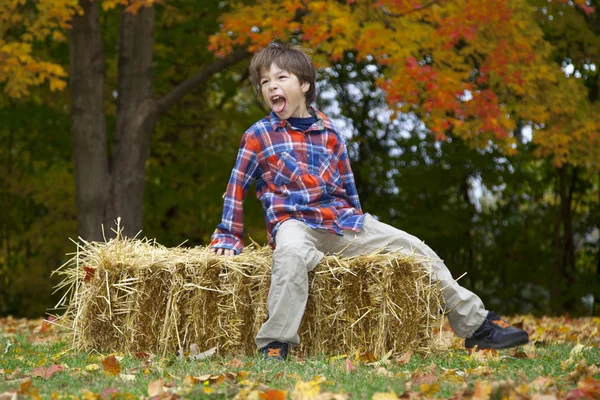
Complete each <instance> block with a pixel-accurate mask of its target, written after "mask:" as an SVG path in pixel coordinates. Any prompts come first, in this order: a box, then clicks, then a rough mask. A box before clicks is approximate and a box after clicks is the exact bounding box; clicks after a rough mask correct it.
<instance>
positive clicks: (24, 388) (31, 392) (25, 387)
mask: <svg viewBox="0 0 600 400" xmlns="http://www.w3.org/2000/svg"><path fill="white" fill-rule="evenodd" d="M20 388H21V390H20V393H21V394H24V395H26V396H29V398H31V399H34V400H38V399H41V397H40V396H39V394H38V388H36V387H35V386H33V383H32V382H31V379H28V380H26V381H25V382H23V383H21V386H20Z"/></svg>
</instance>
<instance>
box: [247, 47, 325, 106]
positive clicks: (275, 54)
mask: <svg viewBox="0 0 600 400" xmlns="http://www.w3.org/2000/svg"><path fill="white" fill-rule="evenodd" d="M271 64H275V65H277V66H278V67H279V68H281V69H282V70H284V71H287V72H291V73H292V74H294V75H296V76H297V77H298V80H299V81H300V84H302V83H305V82H306V83H309V84H310V88H309V89H308V91H307V92H306V93H304V98H305V99H306V106H309V105H310V103H312V102H313V101H314V100H315V98H316V97H317V91H316V90H315V80H316V79H317V78H316V77H317V71H316V69H315V65H314V63H313V61H312V59H311V58H310V56H309V55H308V54H306V53H305V52H304V51H303V50H302V48H301V47H299V46H293V45H291V44H288V43H284V42H280V41H273V42H271V43H269V45H268V46H267V47H265V48H264V49H262V50H260V51H259V52H258V53H256V54H254V57H252V61H250V68H249V69H250V82H251V83H252V85H253V86H254V87H255V88H256V91H257V92H258V93H261V90H260V74H261V71H262V70H263V69H264V70H269V68H271Z"/></svg>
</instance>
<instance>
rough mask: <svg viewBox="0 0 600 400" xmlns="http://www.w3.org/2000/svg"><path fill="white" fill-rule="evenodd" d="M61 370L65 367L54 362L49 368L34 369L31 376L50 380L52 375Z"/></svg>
mask: <svg viewBox="0 0 600 400" xmlns="http://www.w3.org/2000/svg"><path fill="white" fill-rule="evenodd" d="M59 371H64V368H63V367H62V366H61V365H58V364H52V365H51V366H49V367H48V368H46V367H37V368H35V369H34V370H33V371H31V377H32V378H37V377H41V378H44V379H46V380H48V379H50V378H51V377H52V375H54V374H55V373H56V372H59Z"/></svg>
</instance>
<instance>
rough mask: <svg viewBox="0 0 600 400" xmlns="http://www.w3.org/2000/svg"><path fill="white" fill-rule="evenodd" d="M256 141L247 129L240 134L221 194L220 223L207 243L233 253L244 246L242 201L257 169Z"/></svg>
mask: <svg viewBox="0 0 600 400" xmlns="http://www.w3.org/2000/svg"><path fill="white" fill-rule="evenodd" d="M255 143H256V139H255V138H254V136H253V135H251V133H249V132H246V133H245V134H244V136H243V137H242V142H241V144H240V149H239V151H238V155H237V159H236V161H235V166H234V167H233V170H232V171H231V176H230V178H229V183H228V184H227V191H226V192H225V196H224V198H225V201H224V204H223V216H222V218H221V223H220V224H219V225H217V229H216V230H215V232H214V233H213V235H212V237H211V242H210V247H213V248H219V249H229V250H234V251H235V253H236V254H239V253H240V252H241V251H242V249H243V248H244V241H243V238H244V209H243V202H244V199H245V197H246V193H248V189H249V188H250V186H252V184H253V183H254V181H255V180H256V175H257V172H258V162H257V158H256V147H255V146H254V145H255Z"/></svg>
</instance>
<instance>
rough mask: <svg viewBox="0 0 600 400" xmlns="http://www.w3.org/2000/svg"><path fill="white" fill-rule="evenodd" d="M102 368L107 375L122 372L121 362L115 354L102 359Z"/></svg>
mask: <svg viewBox="0 0 600 400" xmlns="http://www.w3.org/2000/svg"><path fill="white" fill-rule="evenodd" d="M102 369H103V370H104V373H105V374H107V375H112V376H116V375H119V374H120V373H121V364H119V361H118V360H117V358H116V357H115V356H112V355H111V356H108V357H106V358H105V359H103V360H102Z"/></svg>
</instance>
